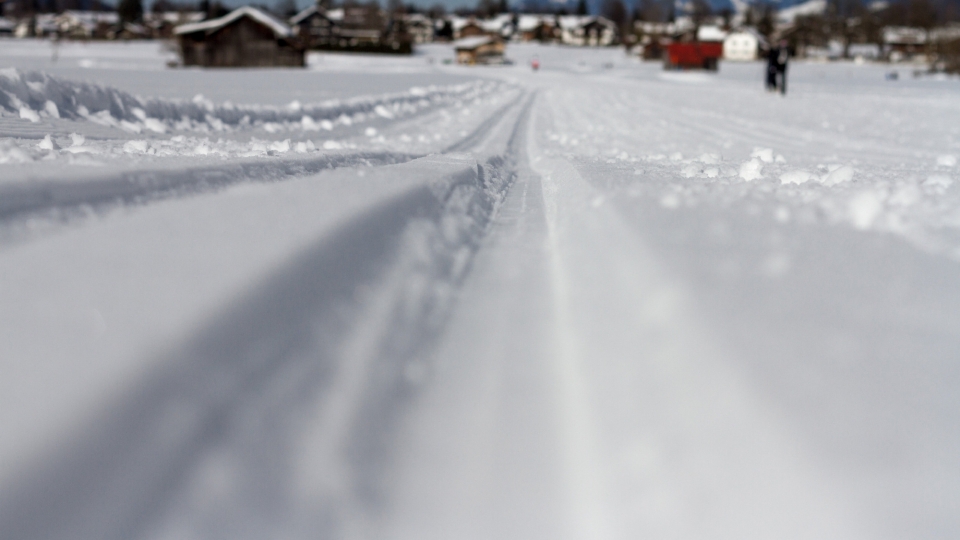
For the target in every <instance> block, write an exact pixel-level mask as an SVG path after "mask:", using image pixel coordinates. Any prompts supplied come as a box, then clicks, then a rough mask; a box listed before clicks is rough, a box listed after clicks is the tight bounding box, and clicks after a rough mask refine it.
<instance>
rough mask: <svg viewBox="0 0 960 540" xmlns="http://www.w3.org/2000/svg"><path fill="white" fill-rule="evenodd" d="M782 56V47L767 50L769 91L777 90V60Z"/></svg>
mask: <svg viewBox="0 0 960 540" xmlns="http://www.w3.org/2000/svg"><path fill="white" fill-rule="evenodd" d="M779 58H780V49H778V48H776V47H770V50H769V51H767V92H776V91H777V61H778V60H779Z"/></svg>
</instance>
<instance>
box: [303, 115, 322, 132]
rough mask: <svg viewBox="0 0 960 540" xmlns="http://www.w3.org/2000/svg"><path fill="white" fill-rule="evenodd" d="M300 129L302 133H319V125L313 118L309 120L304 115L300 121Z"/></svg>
mask: <svg viewBox="0 0 960 540" xmlns="http://www.w3.org/2000/svg"><path fill="white" fill-rule="evenodd" d="M300 127H301V128H302V129H303V130H304V131H320V124H318V123H317V122H316V121H315V120H314V119H313V118H310V117H309V116H306V115H304V117H303V118H301V119H300Z"/></svg>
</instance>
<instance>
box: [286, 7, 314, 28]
mask: <svg viewBox="0 0 960 540" xmlns="http://www.w3.org/2000/svg"><path fill="white" fill-rule="evenodd" d="M316 12H317V5H316V4H313V5H312V6H310V7H308V8H306V9H304V10H302V11H301V12H300V13H297V14H296V15H294V16H293V17H290V24H291V25H294V26H295V25H297V24H300V21H302V20H304V19H306V18H307V17H309V16H311V15H313V14H314V13H316Z"/></svg>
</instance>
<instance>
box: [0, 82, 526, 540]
mask: <svg viewBox="0 0 960 540" xmlns="http://www.w3.org/2000/svg"><path fill="white" fill-rule="evenodd" d="M534 97H535V96H534V95H530V96H529V99H527V100H526V102H525V103H524V104H523V105H522V106H520V107H519V109H520V110H519V111H518V113H517V114H516V117H515V120H514V124H513V129H512V131H511V132H510V136H509V139H508V143H507V147H506V153H505V155H488V156H486V157H485V159H483V161H482V163H478V171H477V175H478V176H477V178H476V180H474V181H477V182H480V186H479V188H480V189H481V190H488V189H490V188H491V186H492V184H491V181H492V175H506V176H508V177H509V181H507V182H506V183H504V184H503V185H502V189H503V193H506V191H507V190H509V189H510V187H511V186H512V181H513V178H514V177H515V170H514V169H515V166H516V159H515V158H516V153H517V152H518V148H517V146H518V144H519V143H520V141H519V136H518V133H520V132H521V126H522V125H523V123H524V122H527V121H528V119H529V114H530V110H531V105H532V103H533V100H534ZM517 101H520V100H519V98H518V100H517ZM514 105H516V102H513V103H511V104H509V107H513V106H514ZM506 110H507V107H505V108H503V109H501V110H500V111H498V113H497V115H495V116H494V119H495V120H496V122H487V123H485V124H484V126H485V129H493V128H494V127H495V126H496V125H497V124H498V123H499V122H500V121H503V120H504V118H503V117H502V116H501V115H502V113H503V112H505V111H506ZM482 135H483V133H476V132H475V133H474V134H472V135H471V137H472V140H473V142H474V144H477V143H478V142H479V141H480V140H481V139H482V138H483V137H482ZM474 136H475V137H474ZM465 181H466V180H460V181H457V182H455V183H454V184H451V186H450V188H449V191H448V192H447V194H446V195H440V194H438V193H435V192H433V191H431V189H429V188H427V187H421V188H417V189H414V190H412V191H410V192H408V193H406V194H405V195H402V196H400V197H397V198H394V199H393V200H391V201H387V202H386V203H385V204H382V205H380V206H379V207H375V208H371V209H369V210H367V211H366V212H364V213H363V214H362V215H360V216H357V217H356V218H355V219H354V220H352V221H351V222H350V223H348V224H346V225H344V226H342V227H341V228H340V229H338V230H337V231H336V232H335V233H334V234H333V235H332V236H327V237H325V238H324V239H323V240H322V241H321V242H319V243H318V244H317V245H316V246H315V247H314V248H313V249H310V250H308V251H307V252H306V253H304V254H303V255H302V256H300V257H298V258H297V259H296V260H294V261H293V262H292V263H289V264H288V265H286V266H284V267H282V268H280V269H278V270H277V271H275V272H274V273H273V274H272V275H271V276H270V277H268V278H267V279H266V280H265V281H264V282H262V283H261V285H260V286H258V287H255V288H254V289H253V290H252V291H251V293H250V294H248V295H246V297H244V298H242V299H240V300H239V302H236V303H235V304H234V305H233V306H231V307H229V309H226V310H225V311H224V312H223V314H222V315H223V316H221V317H215V318H213V319H212V320H211V324H210V325H209V326H208V327H207V328H204V329H202V330H201V331H200V332H199V333H198V334H196V335H195V336H194V337H193V338H192V339H190V340H189V341H188V342H187V343H185V344H184V345H183V347H182V348H181V349H180V350H179V351H177V352H176V353H174V354H173V355H170V362H166V363H161V364H164V366H163V368H162V369H161V370H160V371H159V372H157V373H154V374H153V375H152V376H149V377H147V378H145V379H144V380H143V381H142V384H141V385H139V387H138V388H136V389H134V391H132V392H129V393H127V394H125V395H124V396H122V397H121V398H120V400H119V401H118V402H115V403H114V406H111V407H109V409H108V410H109V411H112V412H111V413H110V414H109V415H108V416H107V417H105V418H101V419H100V420H98V421H95V422H94V423H93V424H92V425H89V426H86V428H87V429H84V430H83V431H81V432H79V435H80V439H79V440H74V441H72V442H73V443H74V444H72V445H68V446H66V447H65V448H72V449H75V450H74V451H71V452H69V453H67V454H64V455H59V456H52V457H53V460H52V461H51V462H48V463H46V464H45V465H44V466H43V467H42V469H40V470H35V471H28V475H27V476H24V477H22V479H21V480H24V481H25V483H24V484H20V485H17V486H10V489H7V490H5V492H4V493H3V494H2V495H0V531H3V535H4V536H7V535H8V534H9V535H12V536H10V537H11V538H14V537H15V538H18V539H19V540H33V539H40V538H44V539H51V538H52V539H58V538H100V539H102V540H109V539H117V540H120V539H124V540H126V539H129V538H136V537H140V536H142V535H144V534H145V533H146V532H147V530H148V529H149V528H150V526H151V525H152V524H153V523H154V522H155V521H156V519H157V517H158V516H159V515H160V514H162V513H163V511H164V510H165V509H166V508H168V507H169V505H170V503H171V502H172V500H173V498H174V497H175V495H176V494H178V493H181V491H182V489H184V483H185V482H186V481H187V479H188V478H189V477H190V475H191V473H195V472H196V470H197V467H198V466H199V465H200V464H201V462H202V461H203V459H204V457H205V456H206V455H207V454H208V453H209V452H210V451H211V450H212V449H214V448H216V447H217V446H218V445H222V444H224V443H226V442H229V441H228V439H229V438H230V437H231V433H230V427H231V426H233V425H236V423H237V422H238V421H240V420H238V418H237V415H238V414H242V412H243V411H244V410H246V412H247V413H249V412H250V411H249V410H248V409H250V408H251V407H252V408H254V409H255V410H256V413H257V414H259V415H266V416H268V417H272V416H275V415H279V416H280V417H281V418H280V420H283V419H285V418H288V417H289V416H290V415H291V414H294V415H295V414H296V412H297V411H299V410H300V409H298V408H297V405H298V404H299V403H298V402H299V401H300V400H303V399H304V397H303V393H304V392H303V391H304V390H306V392H307V393H308V394H309V393H310V392H314V393H315V392H322V391H323V390H324V388H325V387H326V386H328V385H329V384H331V380H330V379H331V374H333V373H335V372H336V368H335V366H334V365H332V362H333V361H334V359H335V357H336V356H335V353H334V352H333V351H334V350H335V349H336V346H334V345H330V344H329V343H328V342H329V341H330V338H331V337H332V338H333V341H336V337H335V336H340V335H341V334H342V333H343V332H344V331H345V330H346V328H345V327H344V324H346V322H345V321H348V320H349V316H347V318H346V319H344V317H345V314H349V313H350V312H351V310H353V309H356V307H351V306H352V304H353V303H354V302H355V301H356V300H355V296H354V295H355V291H356V290H357V289H358V287H361V286H362V285H363V284H364V283H366V282H368V281H370V280H372V279H375V275H374V274H376V272H377V271H376V270H371V269H376V268H378V267H380V266H382V262H383V260H386V259H389V258H390V257H392V255H391V252H392V250H394V249H396V248H397V247H398V246H397V245H396V244H397V241H398V239H399V238H400V237H401V236H402V231H403V230H404V228H405V227H406V225H407V224H408V223H409V222H410V221H411V220H412V219H415V218H423V217H428V218H429V219H434V220H435V219H438V218H439V214H437V212H439V211H440V210H441V208H442V206H443V203H444V202H445V201H446V199H447V198H448V197H450V196H451V195H452V193H453V190H455V189H457V186H458V185H462V184H463V182H465ZM438 200H439V201H440V203H441V204H440V206H437V202H436V201H438ZM430 201H433V202H430ZM497 209H498V206H497V205H496V204H493V205H492V206H490V207H489V208H486V209H485V210H484V211H485V212H486V215H485V219H486V222H485V223H484V224H482V226H483V232H482V235H486V234H487V231H489V225H490V223H491V222H492V220H493V219H495V216H496V212H497ZM429 216H433V217H429ZM481 239H482V236H481V237H480V238H476V239H474V242H473V244H474V245H473V246H472V247H471V248H470V249H471V255H470V259H471V260H472V257H473V254H475V252H476V250H477V249H478V248H479V244H480V241H481ZM357 245H364V246H365V251H357V250H355V249H352V248H351V246H357ZM370 246H373V249H371V248H370ZM371 253H377V255H376V258H378V259H379V260H380V262H379V263H378V262H377V261H373V260H370V257H371V255H370V254H371ZM344 254H347V255H348V256H347V257H346V258H344ZM469 266H470V262H469V261H468V262H467V264H466V268H467V270H466V271H464V272H463V274H462V275H461V277H460V279H462V277H463V276H464V275H466V273H468V272H469ZM338 276H339V277H338ZM456 285H457V286H459V285H458V284H456ZM307 292H309V294H306V293H307ZM450 301H451V302H452V300H450ZM439 320H440V324H441V325H442V321H443V318H442V317H441V318H440V319H439ZM409 324H410V323H407V326H409ZM414 324H415V325H416V326H417V327H416V328H408V327H404V328H402V330H403V332H401V333H402V334H403V335H399V336H397V335H385V336H380V337H379V338H378V339H380V340H381V344H380V346H379V349H380V350H384V351H387V350H389V351H391V354H388V355H387V357H388V358H386V360H388V361H389V362H390V364H391V365H389V366H383V365H381V366H380V368H386V373H387V374H389V376H387V377H386V378H384V376H383V373H385V372H384V370H383V369H380V371H379V373H380V376H379V378H375V380H374V381H368V382H367V383H366V386H367V388H366V389H365V390H366V391H365V392H364V394H363V398H362V399H363V401H362V402H361V403H357V404H355V405H354V406H355V407H357V408H358V413H357V416H356V418H355V419H354V420H355V425H353V426H351V429H350V432H349V433H347V434H345V436H346V437H348V439H350V440H348V441H343V444H347V445H348V446H351V447H352V448H353V449H354V453H355V455H362V454H366V459H367V460H368V463H370V462H372V463H374V464H376V463H381V464H383V463H385V460H386V459H387V458H386V456H384V455H383V453H384V452H387V451H388V450H387V448H386V446H385V445H384V444H383V443H384V441H383V440H381V439H380V438H378V437H381V438H382V437H389V436H390V433H391V430H390V428H391V426H390V425H384V424H385V423H386V424H390V423H391V422H394V421H396V419H397V418H398V415H399V413H400V412H401V411H400V409H402V407H401V406H402V404H403V402H404V401H405V397H404V396H409V394H410V392H411V391H412V390H411V389H410V387H409V381H407V380H406V379H405V378H404V372H403V367H404V366H405V365H406V363H407V362H408V361H409V359H411V358H416V357H418V355H419V354H421V353H422V352H423V351H424V349H425V348H427V347H429V346H430V345H431V343H432V342H433V339H434V337H435V334H436V333H437V332H439V331H440V329H439V328H435V327H431V326H430V325H431V324H436V323H431V322H429V321H426V320H419V321H416V322H415V323H414ZM318 325H319V326H318ZM318 332H319V334H318ZM411 333H412V334H414V335H418V336H419V340H418V341H416V342H413V343H410V342H409V335H410V334H411ZM388 334H389V332H388ZM397 340H401V341H399V342H398V341H397ZM404 340H406V341H404ZM318 343H319V344H321V347H320V348H319V349H317V348H316V347H317V345H318ZM324 344H326V345H324ZM384 361H385V360H384V359H383V358H381V359H380V363H381V364H383V362H384ZM304 362H306V364H305V363H304ZM304 366H308V367H307V368H306V373H301V376H299V377H296V378H295V380H298V381H299V382H298V384H297V385H296V388H295V390H298V391H296V392H292V394H295V395H287V393H284V394H283V396H284V397H283V399H282V400H281V403H279V404H276V403H274V404H273V406H270V405H269V404H268V405H264V404H261V403H258V402H257V396H262V395H263V394H265V393H269V390H270V388H271V387H275V386H276V385H277V384H281V383H283V381H284V380H288V379H285V378H284V376H285V375H286V376H289V375H290V372H291V370H293V372H294V373H300V372H303V370H304ZM371 385H372V386H373V388H371V387H370V386H371ZM398 405H401V406H398ZM265 406H266V407H267V409H268V410H266V411H262V410H260V408H262V407H265ZM184 407H186V409H184ZM301 407H302V405H301ZM274 409H279V410H274ZM271 411H272V412H271ZM174 413H176V414H174ZM171 414H174V416H173V417H172V418H171V416H170V415H171ZM184 415H185V416H184ZM171 421H174V422H175V426H176V429H175V432H173V434H171V432H170V430H169V429H170V422H171ZM269 424H270V427H269V428H266V429H268V430H272V431H276V430H282V429H283V427H282V426H283V425H285V424H284V423H283V422H282V421H280V422H276V423H273V422H270V423H269ZM276 425H280V426H281V427H275V426H276ZM370 428H375V429H370ZM371 431H373V432H376V433H378V434H379V435H378V436H374V437H372V438H371V437H370V432H371ZM271 434H272V433H271ZM357 437H359V438H357ZM260 439H264V440H266V439H271V437H260ZM376 468H377V467H376V466H374V469H376ZM351 474H353V475H355V478H353V482H355V483H356V487H355V489H356V490H357V492H356V493H354V494H353V495H354V496H355V497H360V498H361V499H364V500H366V503H364V500H355V501H354V503H356V504H359V505H361V506H363V505H364V504H375V501H374V500H373V499H370V497H371V496H372V497H373V498H374V499H376V492H377V490H378V486H377V485H376V482H377V479H376V478H375V476H376V475H371V471H366V470H364V468H356V469H354V470H353V471H352V472H351ZM330 511H331V514H333V515H335V514H336V513H337V510H336V508H331V509H330ZM339 525H341V524H332V526H335V527H336V526H339ZM328 532H331V531H328ZM318 534H321V536H322V531H318Z"/></svg>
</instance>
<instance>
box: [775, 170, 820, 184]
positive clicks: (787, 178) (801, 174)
mask: <svg viewBox="0 0 960 540" xmlns="http://www.w3.org/2000/svg"><path fill="white" fill-rule="evenodd" d="M813 178H814V175H812V174H810V173H808V172H807V171H787V172H785V173H783V174H781V175H780V183H781V184H803V183H805V182H809V181H810V180H812V179H813Z"/></svg>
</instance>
